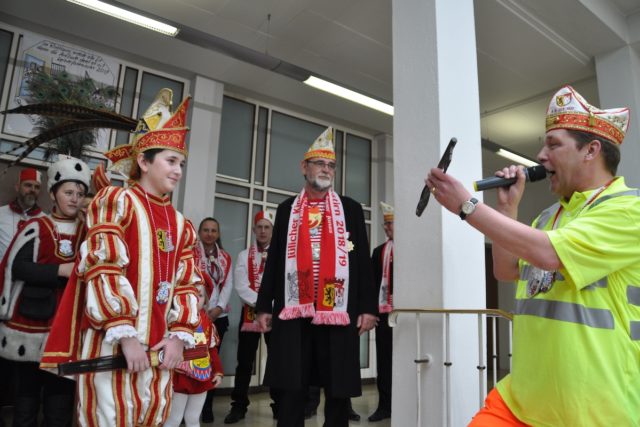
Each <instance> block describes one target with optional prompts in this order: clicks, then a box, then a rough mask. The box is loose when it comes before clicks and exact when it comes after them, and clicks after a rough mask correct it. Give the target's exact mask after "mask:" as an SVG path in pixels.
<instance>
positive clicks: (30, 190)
mask: <svg viewBox="0 0 640 427" xmlns="http://www.w3.org/2000/svg"><path fill="white" fill-rule="evenodd" d="M41 175H42V174H41V173H40V172H39V171H37V170H36V169H34V168H25V169H22V170H21V171H20V175H19V177H18V182H17V183H16V187H15V188H16V198H15V199H13V201H12V202H11V203H9V204H7V205H4V206H2V207H0V260H1V259H2V258H3V257H4V253H5V252H6V250H7V247H8V246H9V243H11V240H13V236H15V234H16V232H17V231H18V229H19V228H20V227H21V226H22V225H24V223H25V222H26V221H28V220H29V219H31V218H36V217H39V216H42V215H44V212H42V209H40V207H39V206H38V204H37V203H36V202H37V200H38V195H39V194H40V186H41V185H42V177H41Z"/></svg>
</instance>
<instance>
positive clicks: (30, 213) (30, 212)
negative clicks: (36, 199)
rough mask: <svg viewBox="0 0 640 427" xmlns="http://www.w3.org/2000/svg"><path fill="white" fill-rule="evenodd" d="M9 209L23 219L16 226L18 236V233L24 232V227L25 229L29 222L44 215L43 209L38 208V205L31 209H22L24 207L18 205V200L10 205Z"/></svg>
mask: <svg viewBox="0 0 640 427" xmlns="http://www.w3.org/2000/svg"><path fill="white" fill-rule="evenodd" d="M9 209H11V210H12V211H13V212H15V213H17V214H18V215H20V217H22V219H21V220H20V221H18V224H17V225H16V224H14V228H15V230H16V234H17V232H18V231H20V230H22V227H24V225H25V224H26V223H27V221H28V220H30V219H31V218H34V217H37V216H40V215H42V209H40V206H38V204H37V203H36V204H34V205H33V206H31V207H30V208H29V209H26V210H25V209H22V206H20V203H18V199H14V200H13V201H12V202H11V203H9Z"/></svg>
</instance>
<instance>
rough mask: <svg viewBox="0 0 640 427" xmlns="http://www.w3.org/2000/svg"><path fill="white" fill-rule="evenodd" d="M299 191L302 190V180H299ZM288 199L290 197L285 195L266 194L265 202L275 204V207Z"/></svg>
mask: <svg viewBox="0 0 640 427" xmlns="http://www.w3.org/2000/svg"><path fill="white" fill-rule="evenodd" d="M300 189H302V180H300ZM289 197H291V196H288V195H286V194H280V193H267V202H269V203H275V204H276V205H279V204H280V203H282V202H284V201H285V200H287V199H288V198H289Z"/></svg>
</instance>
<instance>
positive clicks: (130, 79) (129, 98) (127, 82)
mask: <svg viewBox="0 0 640 427" xmlns="http://www.w3.org/2000/svg"><path fill="white" fill-rule="evenodd" d="M137 83H138V70H136V69H134V68H130V67H127V69H126V70H125V72H124V83H123V84H122V97H121V101H120V114H124V115H125V116H129V117H132V116H133V102H134V101H135V98H136V84H137ZM129 135H130V134H129V132H125V131H122V130H119V131H118V133H117V135H116V145H122V144H128V143H129Z"/></svg>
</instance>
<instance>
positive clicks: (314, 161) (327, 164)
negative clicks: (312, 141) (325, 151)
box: [307, 160, 336, 171]
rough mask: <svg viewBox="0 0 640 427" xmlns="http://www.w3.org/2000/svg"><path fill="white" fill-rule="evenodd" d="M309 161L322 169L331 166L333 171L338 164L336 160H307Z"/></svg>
mask: <svg viewBox="0 0 640 427" xmlns="http://www.w3.org/2000/svg"><path fill="white" fill-rule="evenodd" d="M307 163H311V164H312V165H314V166H315V167H318V168H320V169H324V168H329V169H331V170H332V171H334V170H336V164H335V163H334V162H323V161H322V160H307Z"/></svg>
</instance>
